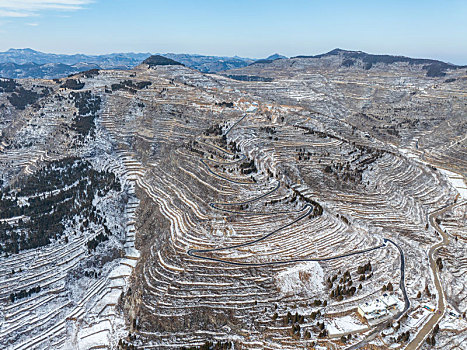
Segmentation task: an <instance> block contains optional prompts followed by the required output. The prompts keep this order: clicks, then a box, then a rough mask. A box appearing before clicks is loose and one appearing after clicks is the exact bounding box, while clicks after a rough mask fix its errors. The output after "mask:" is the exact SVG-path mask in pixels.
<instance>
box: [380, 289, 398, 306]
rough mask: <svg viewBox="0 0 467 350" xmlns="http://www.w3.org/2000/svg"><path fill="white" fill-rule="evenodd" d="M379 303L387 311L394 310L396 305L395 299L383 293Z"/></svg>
mask: <svg viewBox="0 0 467 350" xmlns="http://www.w3.org/2000/svg"><path fill="white" fill-rule="evenodd" d="M381 301H382V302H383V303H384V304H386V309H388V310H390V309H394V308H396V307H397V304H398V302H397V299H396V298H395V297H394V296H393V295H391V294H389V293H384V294H383V296H382V297H381Z"/></svg>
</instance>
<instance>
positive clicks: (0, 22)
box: [0, 0, 467, 65]
mask: <svg viewBox="0 0 467 350" xmlns="http://www.w3.org/2000/svg"><path fill="white" fill-rule="evenodd" d="M465 18H467V2H466V1H462V0H446V1H442V2H440V1H434V0H427V1H421V0H414V1H410V2H408V1H401V0H396V1H392V2H390V3H387V2H385V3H383V2H374V1H359V2H358V3H357V2H349V1H335V0H334V1H309V0H308V1H306V0H291V1H287V2H286V1H278V0H270V1H264V0H256V1H248V0H236V1H219V0H218V1H213V0H200V1H196V2H194V1H189V0H179V1H178V2H176V3H172V2H171V3H168V2H165V1H160V0H155V1H150V0H135V1H131V2H130V1H122V0H114V1H112V2H110V1H104V0H0V51H6V50H8V49H10V48H32V49H35V50H39V51H43V52H51V53H65V54H66V53H68V54H73V53H84V54H105V53H112V52H151V53H156V52H159V53H165V52H175V53H196V54H205V55H217V56H234V55H238V56H242V57H251V58H263V57H267V56H269V55H270V54H272V53H275V52H278V53H280V54H283V55H287V56H296V55H312V54H319V53H323V52H327V51H330V50H332V49H334V48H336V47H339V48H343V49H348V50H361V51H365V52H369V53H375V54H393V55H404V56H410V57H422V58H433V59H439V60H443V61H447V62H451V63H455V64H460V65H465V64H467V44H466V40H465V38H466V37H467V24H466V21H465Z"/></svg>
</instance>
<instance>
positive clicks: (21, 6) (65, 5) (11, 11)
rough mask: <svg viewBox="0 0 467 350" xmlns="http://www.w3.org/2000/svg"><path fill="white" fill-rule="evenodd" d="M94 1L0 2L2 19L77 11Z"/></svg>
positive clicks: (34, 0)
mask: <svg viewBox="0 0 467 350" xmlns="http://www.w3.org/2000/svg"><path fill="white" fill-rule="evenodd" d="M91 2H93V0H0V17H29V16H34V15H37V14H38V13H39V12H41V11H44V10H61V11H76V10H80V9H82V8H83V6H84V5H87V4H89V3H91Z"/></svg>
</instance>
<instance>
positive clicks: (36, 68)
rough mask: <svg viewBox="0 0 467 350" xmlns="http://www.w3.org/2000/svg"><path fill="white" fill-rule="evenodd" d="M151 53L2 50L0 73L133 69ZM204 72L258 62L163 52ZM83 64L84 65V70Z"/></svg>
mask: <svg viewBox="0 0 467 350" xmlns="http://www.w3.org/2000/svg"><path fill="white" fill-rule="evenodd" d="M150 56H151V53H133V52H130V53H112V54H107V55H83V54H75V55H61V54H51V53H43V52H40V51H35V50H32V49H10V50H8V51H6V52H0V76H2V77H5V78H60V77H64V76H67V75H69V74H73V73H77V72H79V71H81V70H87V69H93V68H97V69H130V68H133V67H135V66H137V65H139V64H140V63H141V62H143V61H144V60H145V59H147V58H148V57H150ZM160 56H163V57H167V58H169V59H172V60H174V61H177V62H180V63H181V64H183V65H185V66H187V67H190V68H194V69H197V70H199V71H201V72H203V73H214V72H219V71H222V70H227V69H234V68H241V67H245V66H247V65H249V64H250V63H252V62H254V60H252V59H249V58H241V57H238V56H235V57H218V56H203V55H189V54H174V53H167V54H160ZM80 67H83V69H81V68H80Z"/></svg>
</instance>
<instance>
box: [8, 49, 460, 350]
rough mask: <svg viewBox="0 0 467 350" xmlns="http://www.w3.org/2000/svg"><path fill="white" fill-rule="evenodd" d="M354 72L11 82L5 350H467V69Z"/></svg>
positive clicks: (322, 61) (331, 68) (185, 72)
mask: <svg viewBox="0 0 467 350" xmlns="http://www.w3.org/2000/svg"><path fill="white" fill-rule="evenodd" d="M344 59H345V58H344V57H340V56H336V55H332V57H330V58H329V57H313V58H306V57H303V58H294V59H280V60H276V61H271V62H267V63H257V64H255V65H252V66H250V67H247V68H242V69H239V70H233V71H228V72H225V74H222V75H211V74H210V75H205V74H202V73H200V72H198V71H195V70H192V69H190V68H187V67H184V66H182V65H175V64H170V62H169V61H170V60H167V62H168V63H167V62H166V63H164V65H159V64H151V65H147V64H142V65H140V66H138V67H137V68H135V69H133V70H130V71H121V70H119V71H112V70H109V71H95V70H94V71H89V72H84V73H80V74H78V75H75V76H72V77H69V78H65V79H61V80H54V81H49V80H22V81H13V80H0V89H1V90H0V91H2V92H1V94H0V106H1V107H0V128H1V129H0V130H1V131H0V163H1V165H2V167H1V168H0V169H1V170H0V171H1V183H0V184H1V193H0V210H1V211H0V237H1V241H0V252H1V253H0V264H1V265H0V266H2V268H1V269H0V285H1V286H2V288H1V292H0V321H1V326H0V343H1V344H2V345H5V347H6V348H7V349H30V348H37V349H47V348H54V349H59V348H63V349H91V348H94V349H97V348H112V349H114V348H115V349H116V348H120V349H133V348H138V349H163V348H185V349H210V348H213V349H231V348H234V349H297V348H326V349H335V348H341V349H346V348H349V349H353V348H373V349H374V348H376V349H378V348H379V349H386V348H389V347H391V348H407V349H415V348H427V349H428V348H430V349H431V348H439V349H445V348H446V346H448V347H449V348H453V349H455V348H458V349H461V348H462V344H463V342H465V339H464V338H465V336H464V335H463V334H464V333H465V332H464V330H465V328H466V327H467V321H466V319H465V311H466V309H467V304H466V298H465V295H464V294H465V293H464V284H465V281H464V279H463V277H462V276H463V275H464V274H465V272H466V266H465V264H464V265H463V263H462V261H463V260H462V259H463V258H462V252H463V251H465V248H466V247H465V238H466V232H465V218H466V216H465V208H466V207H467V206H466V197H467V196H466V185H465V176H466V171H467V167H466V165H467V164H466V162H465V159H466V158H465V155H466V153H467V147H466V142H467V141H466V140H467V139H466V138H465V113H466V111H467V108H466V105H465V101H466V100H465V94H466V84H465V82H466V81H467V80H466V79H467V76H466V72H465V69H464V70H462V69H451V68H446V74H447V75H446V76H441V77H438V76H434V77H433V76H426V69H424V68H423V67H418V66H416V65H410V64H408V63H400V62H396V63H391V64H386V63H385V65H384V66H382V65H379V64H376V63H375V65H374V67H370V68H371V69H370V68H368V69H366V68H365V67H363V68H362V67H361V66H359V65H358V64H355V65H342V62H340V61H339V60H344ZM150 62H157V59H154V60H151V61H150ZM164 62H165V61H164ZM241 76H247V77H248V76H250V77H259V78H261V79H259V78H258V79H256V78H255V79H243V78H242V79H238V77H241ZM401 76H403V78H401ZM448 80H449V82H448ZM377 300H379V302H380V303H381V300H386V301H387V300H395V302H394V303H393V304H392V305H391V307H388V308H387V310H386V309H385V312H384V315H383V314H381V315H378V317H375V318H370V317H368V315H367V316H366V317H362V315H361V314H359V313H358V312H357V309H358V308H359V307H362V305H365V304H366V303H368V304H374V303H375V301H377ZM428 309H431V310H434V311H429V310H428Z"/></svg>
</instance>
